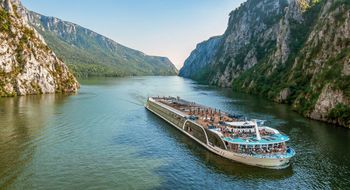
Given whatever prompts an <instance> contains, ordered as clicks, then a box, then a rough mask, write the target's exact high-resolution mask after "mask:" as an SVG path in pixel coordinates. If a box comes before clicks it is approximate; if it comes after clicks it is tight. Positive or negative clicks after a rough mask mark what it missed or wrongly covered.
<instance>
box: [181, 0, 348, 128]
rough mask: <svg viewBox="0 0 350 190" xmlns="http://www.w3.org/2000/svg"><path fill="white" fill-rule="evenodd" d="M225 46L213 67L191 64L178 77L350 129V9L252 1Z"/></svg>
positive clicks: (310, 1)
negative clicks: (255, 97)
mask: <svg viewBox="0 0 350 190" xmlns="http://www.w3.org/2000/svg"><path fill="white" fill-rule="evenodd" d="M221 38H222V40H221V43H220V44H218V45H217V46H216V47H217V48H214V49H213V50H212V51H213V52H216V53H215V54H214V55H212V57H213V58H211V59H210V63H205V65H210V67H204V68H203V67H202V68H200V67H198V68H197V69H193V68H192V65H200V64H201V62H202V61H201V60H200V59H192V60H191V62H188V61H186V62H185V66H184V67H183V68H182V69H181V70H180V74H182V73H188V72H187V70H188V68H192V70H193V71H194V72H191V74H188V75H187V76H185V75H182V76H185V77H189V78H194V79H197V78H200V79H202V80H204V81H206V82H207V83H209V84H212V85H218V86H222V87H232V88H233V89H234V90H237V91H242V92H247V93H252V94H258V95H262V96H265V97H268V98H269V99H271V100H273V101H276V102H281V103H288V104H291V105H293V108H294V109H295V110H296V111H298V112H299V113H301V114H303V115H304V116H307V117H310V118H313V119H317V120H322V121H327V122H330V123H335V124H339V125H342V126H348V127H350V101H349V100H350V76H349V75H350V72H349V71H350V69H349V68H350V66H349V65H350V1H348V0H248V1H247V2H245V3H243V4H242V5H241V7H239V8H238V9H236V10H234V11H233V12H232V13H231V14H230V19H229V24H228V28H227V30H226V32H225V33H224V34H223V35H222V36H221ZM195 51H196V50H195ZM203 56H204V55H197V56H196V57H203ZM198 73H204V75H202V76H196V75H198ZM194 76H196V77H194Z"/></svg>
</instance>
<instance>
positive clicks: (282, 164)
mask: <svg viewBox="0 0 350 190" xmlns="http://www.w3.org/2000/svg"><path fill="white" fill-rule="evenodd" d="M145 107H146V108H147V109H148V110H149V111H151V112H152V113H154V114H156V115H157V116H159V117H160V118H162V119H163V120H165V121H166V122H168V123H169V124H171V125H173V126H174V127H175V128H177V129H179V131H181V132H183V133H184V134H185V135H187V136H188V137H190V138H191V139H193V140H195V141H196V142H198V143H199V144H201V145H202V146H203V147H205V148H206V149H208V150H209V151H211V152H213V153H215V154H217V155H219V156H222V157H224V158H227V159H229V160H233V161H236V162H240V163H243V164H247V165H251V166H257V167H262V168H270V169H283V168H286V167H288V166H289V165H290V164H289V160H290V158H269V157H265V158H263V157H261V158H257V157H254V156H251V155H246V154H238V153H234V152H230V151H227V150H224V149H222V148H219V147H216V146H212V145H210V144H205V143H203V142H202V141H200V140H198V139H197V138H195V137H193V136H192V135H191V134H189V133H188V132H186V131H185V130H183V129H182V128H179V126H177V125H176V124H174V123H172V122H171V121H169V120H168V119H166V118H165V117H163V116H162V115H160V114H158V113H157V112H156V111H154V110H152V109H150V107H149V106H148V105H146V106H145ZM169 111H172V110H169Z"/></svg>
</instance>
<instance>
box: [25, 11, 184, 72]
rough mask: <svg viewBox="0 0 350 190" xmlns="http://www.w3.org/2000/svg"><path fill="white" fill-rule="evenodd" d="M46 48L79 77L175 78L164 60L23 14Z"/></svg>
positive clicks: (83, 30)
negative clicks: (152, 76) (151, 76)
mask: <svg viewBox="0 0 350 190" xmlns="http://www.w3.org/2000/svg"><path fill="white" fill-rule="evenodd" d="M26 15H27V18H28V21H29V23H30V24H31V25H32V26H33V27H35V28H36V29H37V31H38V32H39V33H40V34H41V35H42V36H43V37H44V39H45V41H46V42H47V43H48V46H49V47H50V48H52V49H53V50H54V51H55V53H56V54H57V55H58V57H60V58H61V59H62V60H64V61H65V62H66V63H67V64H68V66H69V67H70V68H71V69H72V70H73V71H74V72H75V73H76V74H77V75H80V76H91V75H104V76H131V75H176V74H177V69H176V67H175V66H174V65H173V64H172V63H171V61H170V60H169V59H168V58H166V57H158V56H149V55H146V54H144V53H142V52H140V51H137V50H134V49H131V48H128V47H125V46H123V45H121V44H119V43H117V42H115V41H113V40H111V39H109V38H107V37H105V36H102V35H100V34H98V33H96V32H93V31H91V30H89V29H86V28H84V27H81V26H79V25H77V24H74V23H71V22H67V21H63V20H60V19H58V18H55V17H47V16H44V15H40V14H38V13H35V12H31V11H26Z"/></svg>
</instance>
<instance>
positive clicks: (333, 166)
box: [0, 77, 350, 189]
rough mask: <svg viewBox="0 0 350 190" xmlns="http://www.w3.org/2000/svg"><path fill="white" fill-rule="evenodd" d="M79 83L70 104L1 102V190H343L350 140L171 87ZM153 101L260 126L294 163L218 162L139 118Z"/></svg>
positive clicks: (182, 84) (251, 105)
mask: <svg viewBox="0 0 350 190" xmlns="http://www.w3.org/2000/svg"><path fill="white" fill-rule="evenodd" d="M80 82H81V84H82V86H81V89H80V91H79V93H78V94H76V95H71V96H65V95H41V96H27V97H17V98H0V189H275V188H284V189H345V188H350V130H347V129H344V128H339V127H334V126H331V125H327V124H324V123H321V122H317V121H312V120H308V119H305V118H303V117H301V116H299V115H298V114H296V113H294V112H293V111H292V110H291V109H290V107H288V106H286V105H280V104H275V103H272V102H269V101H266V100H265V99H264V98H261V97H256V96H249V95H246V94H239V93H233V92H232V91H231V90H229V89H218V88H213V87H208V86H205V85H199V84H197V83H195V82H194V81H191V80H187V79H183V78H180V77H135V78H120V79H111V78H98V79H88V80H86V79H85V80H81V81H80ZM152 95H171V96H180V97H182V98H184V99H187V100H191V101H196V102H198V103H201V104H205V105H209V106H212V107H216V108H220V109H222V110H225V111H227V112H232V113H238V114H243V115H246V116H247V117H249V118H258V119H264V120H268V121H269V122H268V124H269V125H270V126H272V127H275V128H276V129H278V130H280V131H282V132H283V133H286V134H287V135H289V136H290V138H291V141H290V142H289V145H290V146H291V147H293V148H294V149H295V150H296V152H297V154H296V156H295V157H294V158H293V159H292V165H291V166H290V167H289V168H287V169H283V170H270V169H261V168H256V167H251V166H246V165H242V164H239V163H235V162H232V161H229V160H226V159H223V158H221V157H218V156H216V155H214V154H212V153H210V152H208V151H207V150H206V149H204V148H202V147H200V146H199V145H198V144H197V143H196V142H194V141H193V140H191V139H189V138H188V137H187V136H185V135H183V134H182V133H181V132H179V131H177V130H176V129H174V128H173V127H172V126H171V125H169V124H167V123H166V122H164V121H163V120H161V119H160V118H158V117H156V116H155V115H153V114H152V113H150V112H148V111H147V110H146V109H145V108H144V107H143V104H144V103H145V101H146V99H147V97H148V96H152Z"/></svg>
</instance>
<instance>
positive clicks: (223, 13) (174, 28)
mask: <svg viewBox="0 0 350 190" xmlns="http://www.w3.org/2000/svg"><path fill="white" fill-rule="evenodd" d="M244 1H245V0H49V1H48V0H22V3H23V4H24V5H25V6H26V7H27V8H29V9H30V10H33V11H35V12H38V13H41V14H44V15H47V16H55V17H58V18H60V19H63V20H66V21H70V22H73V23H76V24H79V25H81V26H83V27H86V28H88V29H91V30H93V31H95V32H97V33H100V34H102V35H105V36H107V37H109V38H111V39H113V40H114V41H116V42H118V43H121V44H123V45H125V46H127V47H130V48H134V49H137V50H140V51H142V52H144V53H146V54H149V55H159V56H166V57H169V59H170V60H171V61H172V62H173V63H174V64H175V65H176V66H177V67H178V68H180V67H181V66H182V65H183V62H184V60H185V59H186V58H187V57H188V56H189V55H190V53H191V51H192V50H193V49H194V48H195V47H196V44H197V43H199V42H201V41H204V40H206V39H208V38H209V37H211V36H215V35H220V34H222V33H224V31H225V29H226V26H227V22H228V18H229V17H228V15H229V13H230V12H231V11H232V10H234V9H235V8H237V7H238V6H239V5H240V4H241V3H242V2H244Z"/></svg>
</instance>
